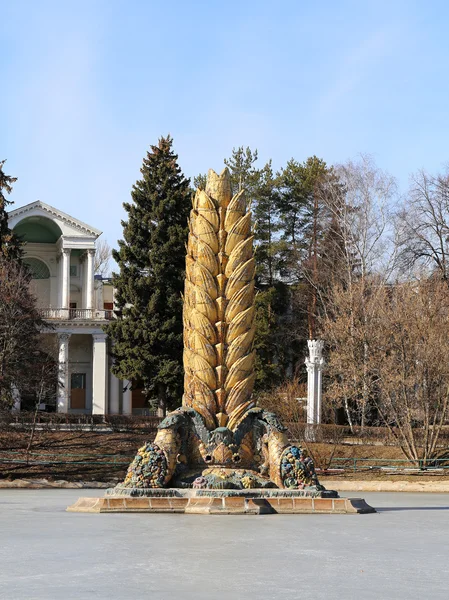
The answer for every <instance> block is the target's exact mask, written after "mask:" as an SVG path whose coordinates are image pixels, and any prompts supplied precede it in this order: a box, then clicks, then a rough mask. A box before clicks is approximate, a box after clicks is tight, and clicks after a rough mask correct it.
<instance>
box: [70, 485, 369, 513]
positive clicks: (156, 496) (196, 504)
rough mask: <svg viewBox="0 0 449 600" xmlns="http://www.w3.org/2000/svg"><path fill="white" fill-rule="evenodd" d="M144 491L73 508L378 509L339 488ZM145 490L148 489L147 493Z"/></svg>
mask: <svg viewBox="0 0 449 600" xmlns="http://www.w3.org/2000/svg"><path fill="white" fill-rule="evenodd" d="M137 492H140V494H141V495H132V491H131V494H129V495H126V496H125V495H118V496H115V495H114V490H108V492H106V496H105V497H104V498H80V499H79V500H78V501H77V502H76V503H75V504H73V505H72V506H69V507H68V508H67V510H68V511H69V512H93V513H108V512H144V513H161V512H162V513H185V514H201V515H262V514H305V513H317V514H365V513H374V512H376V511H375V509H374V508H372V507H371V506H369V505H368V504H367V503H366V502H365V500H363V499H362V498H339V497H338V494H337V493H336V492H322V493H321V495H319V496H317V495H316V494H314V495H308V494H307V492H304V491H302V490H270V491H269V492H267V490H258V489H254V490H232V491H231V490H191V489H190V490H183V489H176V488H171V489H153V490H136V494H137ZM142 492H145V494H143V493H142Z"/></svg>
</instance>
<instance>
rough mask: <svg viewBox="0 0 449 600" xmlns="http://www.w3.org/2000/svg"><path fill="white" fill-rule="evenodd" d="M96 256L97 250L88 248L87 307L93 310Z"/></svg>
mask: <svg viewBox="0 0 449 600" xmlns="http://www.w3.org/2000/svg"><path fill="white" fill-rule="evenodd" d="M94 258H95V250H92V249H91V250H87V268H86V279H85V285H86V308H87V309H90V310H92V309H93V307H94Z"/></svg>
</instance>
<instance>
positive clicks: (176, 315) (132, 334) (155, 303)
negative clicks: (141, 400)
mask: <svg viewBox="0 0 449 600" xmlns="http://www.w3.org/2000/svg"><path fill="white" fill-rule="evenodd" d="M177 160H178V157H177V156H176V154H175V153H174V152H173V150H172V138H171V137H170V136H168V137H166V138H164V137H162V138H161V139H160V140H159V143H158V145H157V146H151V150H150V151H149V152H148V153H147V156H146V158H145V159H144V161H143V166H142V168H141V173H142V179H140V180H139V181H137V182H136V184H135V185H134V187H133V189H132V192H131V197H132V202H131V203H124V205H123V206H124V208H125V210H126V212H127V213H128V220H127V221H122V225H123V238H124V239H123V240H119V250H114V251H113V257H114V259H115V261H116V262H117V264H118V266H119V269H120V271H119V273H118V274H115V273H114V274H113V282H114V285H115V287H116V290H117V295H116V302H117V305H118V309H119V311H120V312H119V318H118V319H117V320H115V321H112V322H111V323H110V324H109V325H108V326H107V327H106V331H107V333H108V335H109V336H110V337H111V340H112V343H113V348H112V356H113V358H114V366H113V369H112V370H113V373H114V374H115V375H116V376H117V377H119V378H120V379H129V380H131V381H133V382H134V385H138V384H140V385H142V387H143V389H144V393H145V395H146V397H147V399H148V400H149V401H150V402H151V401H157V406H158V409H159V411H160V412H165V410H166V408H167V406H168V407H170V408H172V407H174V406H176V405H178V404H179V403H180V402H181V394H182V386H183V367H182V350H183V341H182V298H181V294H182V291H183V288H184V274H185V271H184V268H185V243H186V240H187V217H188V214H189V211H190V207H191V198H190V187H189V180H188V179H186V178H185V177H184V176H183V174H182V173H181V169H180V168H179V166H178V163H177Z"/></svg>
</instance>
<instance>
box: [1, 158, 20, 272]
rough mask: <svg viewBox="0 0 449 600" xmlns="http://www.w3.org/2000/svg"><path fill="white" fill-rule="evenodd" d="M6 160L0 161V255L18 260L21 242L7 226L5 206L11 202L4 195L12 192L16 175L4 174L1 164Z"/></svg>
mask: <svg viewBox="0 0 449 600" xmlns="http://www.w3.org/2000/svg"><path fill="white" fill-rule="evenodd" d="M5 162H6V161H4V160H1V161H0V255H1V256H3V257H4V258H6V259H12V260H20V258H21V257H22V250H21V243H20V240H19V239H18V238H17V236H16V235H15V234H14V233H13V232H12V231H11V230H10V229H9V227H8V213H7V212H6V207H7V206H8V205H9V204H12V202H11V201H10V200H7V199H6V197H5V193H4V192H6V194H10V193H11V192H12V186H13V183H14V182H16V181H17V177H11V176H10V175H6V173H5V172H4V171H3V165H4V164H5Z"/></svg>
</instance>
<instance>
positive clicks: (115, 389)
mask: <svg viewBox="0 0 449 600" xmlns="http://www.w3.org/2000/svg"><path fill="white" fill-rule="evenodd" d="M120 385H121V382H120V380H119V379H117V377H116V376H115V375H114V374H113V373H111V371H109V414H111V415H118V414H119V413H120V399H119V391H120Z"/></svg>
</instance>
